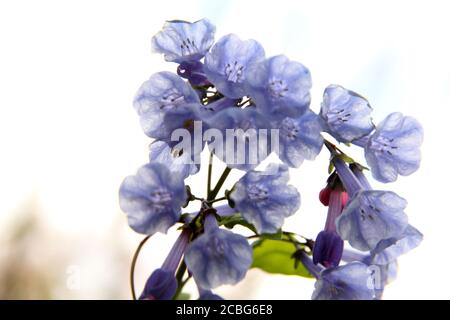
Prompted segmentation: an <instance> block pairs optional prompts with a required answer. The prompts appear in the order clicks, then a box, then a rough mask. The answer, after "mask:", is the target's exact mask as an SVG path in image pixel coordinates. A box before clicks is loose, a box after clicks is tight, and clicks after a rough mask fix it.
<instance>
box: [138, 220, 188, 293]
mask: <svg viewBox="0 0 450 320" xmlns="http://www.w3.org/2000/svg"><path fill="white" fill-rule="evenodd" d="M190 235H191V231H190V230H189V229H184V230H183V231H182V232H181V234H180V236H179V237H178V239H177V241H176V242H175V243H174V245H173V246H172V249H171V250H170V252H169V254H168V255H167V257H166V259H165V260H164V263H163V265H162V266H161V268H158V269H156V270H155V271H153V273H152V274H151V275H150V277H149V278H148V280H147V282H146V284H145V287H144V290H143V291H142V293H141V295H140V297H139V299H140V300H169V299H172V297H173V296H174V295H175V293H176V290H177V286H178V284H177V280H176V279H175V272H176V270H177V268H178V265H179V264H180V261H181V257H182V256H183V253H184V251H185V250H186V246H187V244H188V242H189V238H190Z"/></svg>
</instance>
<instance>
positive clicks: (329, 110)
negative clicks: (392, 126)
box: [320, 85, 374, 143]
mask: <svg viewBox="0 0 450 320" xmlns="http://www.w3.org/2000/svg"><path fill="white" fill-rule="evenodd" d="M371 113H372V108H371V107H370V105H369V102H368V101H367V100H366V99H365V98H363V97H361V96H360V95H359V94H357V93H355V92H353V91H350V90H347V89H345V88H343V87H341V86H337V85H330V86H328V87H327V88H326V89H325V92H324V94H323V102H322V107H321V110H320V117H321V118H322V120H323V126H324V129H325V131H327V132H328V133H329V134H331V135H332V136H333V137H334V138H335V139H336V140H338V141H340V142H345V143H348V142H352V141H353V140H355V139H359V138H361V137H363V136H366V135H368V134H370V133H371V132H372V130H373V129H374V125H373V123H372V118H371Z"/></svg>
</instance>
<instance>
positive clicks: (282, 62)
mask: <svg viewBox="0 0 450 320" xmlns="http://www.w3.org/2000/svg"><path fill="white" fill-rule="evenodd" d="M247 84H248V89H247V90H248V94H249V95H250V96H251V98H252V101H254V102H255V104H256V107H257V109H258V110H259V111H260V112H261V113H263V114H264V115H266V116H267V117H269V118H271V119H283V118H285V117H291V118H295V117H299V116H301V115H302V114H303V113H305V112H306V110H307V109H308V107H309V104H310V102H311V96H310V92H309V90H310V89H311V74H310V73H309V70H308V69H307V68H306V67H305V66H303V65H302V64H301V63H299V62H295V61H291V60H289V59H288V58H287V57H286V56H284V55H279V56H275V57H271V58H269V59H266V60H264V61H263V62H261V63H258V64H256V65H253V66H252V67H251V68H250V70H249V71H248V72H247Z"/></svg>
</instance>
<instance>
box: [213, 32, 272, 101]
mask: <svg viewBox="0 0 450 320" xmlns="http://www.w3.org/2000/svg"><path fill="white" fill-rule="evenodd" d="M264 57H265V53H264V49H263V47H262V46H261V45H260V44H259V43H258V42H257V41H255V40H252V39H250V40H241V39H240V38H239V37H238V36H236V35H234V34H229V35H226V36H224V37H222V38H221V39H220V40H219V41H218V42H217V43H216V44H215V45H214V46H213V47H212V49H211V52H209V53H208V54H207V55H206V57H205V66H204V72H205V74H206V76H207V77H208V80H209V81H210V82H212V83H213V84H214V85H215V86H216V88H217V90H218V91H220V92H221V93H222V94H224V95H225V96H226V97H228V98H240V97H243V96H245V95H246V91H245V79H246V74H247V69H248V68H249V67H251V66H252V65H253V64H255V63H257V62H260V61H262V60H263V59H264Z"/></svg>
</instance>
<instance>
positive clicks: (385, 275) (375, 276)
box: [342, 250, 397, 300]
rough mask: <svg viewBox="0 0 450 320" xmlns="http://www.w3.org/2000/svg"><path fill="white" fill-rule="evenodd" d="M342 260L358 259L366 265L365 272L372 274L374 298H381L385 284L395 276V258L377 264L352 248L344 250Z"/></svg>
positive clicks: (351, 260)
mask: <svg viewBox="0 0 450 320" xmlns="http://www.w3.org/2000/svg"><path fill="white" fill-rule="evenodd" d="M342 260H344V261H346V262H354V261H360V262H362V263H364V264H365V265H367V272H368V273H370V274H371V276H372V280H373V281H372V284H371V286H372V287H373V289H374V291H375V298H376V299H378V300H379V299H381V298H382V295H383V292H384V289H385V287H386V285H388V284H389V283H391V282H392V281H394V280H395V278H396V277H397V260H393V261H392V262H390V263H388V264H383V265H378V264H375V262H374V261H373V260H372V258H371V256H370V255H368V254H362V253H360V252H355V251H353V250H344V252H343V254H342Z"/></svg>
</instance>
